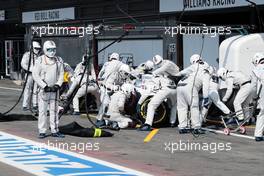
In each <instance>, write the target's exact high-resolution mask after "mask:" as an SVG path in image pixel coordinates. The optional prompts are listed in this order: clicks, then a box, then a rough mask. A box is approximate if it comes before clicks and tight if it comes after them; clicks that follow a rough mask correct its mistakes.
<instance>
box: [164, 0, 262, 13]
mask: <svg viewBox="0 0 264 176" xmlns="http://www.w3.org/2000/svg"><path fill="white" fill-rule="evenodd" d="M252 2H254V3H256V4H258V5H261V4H264V1H263V0H252ZM249 5H250V3H249V2H247V1H246V0H160V12H180V11H183V9H184V10H185V11H193V10H210V9H220V8H232V7H241V6H249Z"/></svg>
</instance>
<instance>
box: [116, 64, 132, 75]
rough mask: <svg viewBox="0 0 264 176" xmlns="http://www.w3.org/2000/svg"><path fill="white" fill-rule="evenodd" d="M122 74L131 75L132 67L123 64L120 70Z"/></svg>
mask: <svg viewBox="0 0 264 176" xmlns="http://www.w3.org/2000/svg"><path fill="white" fill-rule="evenodd" d="M119 71H120V72H125V73H130V72H131V70H130V67H129V66H128V65H127V64H122V65H121V67H120V68H119Z"/></svg>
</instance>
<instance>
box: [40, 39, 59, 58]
mask: <svg viewBox="0 0 264 176" xmlns="http://www.w3.org/2000/svg"><path fill="white" fill-rule="evenodd" d="M43 52H44V54H45V55H46V56H48V57H54V56H55V54H56V44H55V43H54V42H53V41H51V40H47V41H46V42H44V45H43Z"/></svg>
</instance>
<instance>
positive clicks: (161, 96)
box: [143, 77, 177, 126]
mask: <svg viewBox="0 0 264 176" xmlns="http://www.w3.org/2000/svg"><path fill="white" fill-rule="evenodd" d="M153 79H154V80H153V81H155V82H156V85H159V87H157V89H156V91H155V90H154V91H155V94H154V96H153V97H152V98H151V100H150V102H149V103H148V108H147V117H146V121H145V124H148V125H150V126H152V123H153V119H154V115H155V111H156V109H157V108H158V107H159V105H161V103H162V102H163V101H165V100H166V99H168V100H169V101H170V103H171V110H170V123H171V124H174V123H175V122H176V112H177V102H176V97H177V96H176V93H177V91H176V85H175V84H174V82H173V81H171V80H170V79H168V78H165V77H156V78H153ZM143 96H144V95H143Z"/></svg>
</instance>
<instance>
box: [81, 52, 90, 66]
mask: <svg viewBox="0 0 264 176" xmlns="http://www.w3.org/2000/svg"><path fill="white" fill-rule="evenodd" d="M88 57H89V55H87V54H84V55H83V56H82V64H83V65H86V62H87V61H88Z"/></svg>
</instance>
